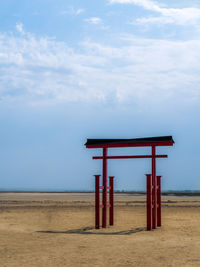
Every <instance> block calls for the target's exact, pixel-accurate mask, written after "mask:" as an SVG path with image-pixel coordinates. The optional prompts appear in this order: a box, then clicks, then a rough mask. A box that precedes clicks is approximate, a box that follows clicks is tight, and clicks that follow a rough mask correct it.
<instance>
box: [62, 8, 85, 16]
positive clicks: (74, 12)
mask: <svg viewBox="0 0 200 267" xmlns="http://www.w3.org/2000/svg"><path fill="white" fill-rule="evenodd" d="M83 12H85V10H84V9H83V8H79V9H76V8H74V7H73V6H70V7H68V9H67V10H62V11H61V12H60V14H61V15H69V14H70V15H80V14H81V13H83Z"/></svg>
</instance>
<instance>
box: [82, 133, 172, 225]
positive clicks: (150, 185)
mask: <svg viewBox="0 0 200 267" xmlns="http://www.w3.org/2000/svg"><path fill="white" fill-rule="evenodd" d="M173 144H174V140H173V138H172V136H160V137H148V138H136V139H87V142H86V143H85V146H86V148H102V150H103V156H101V157H93V159H102V160H103V186H99V176H100V175H96V176H95V184H96V186H95V192H96V212H95V213H96V215H95V219H96V228H99V195H98V194H99V189H103V198H102V205H101V207H102V227H103V228H106V215H107V206H108V205H107V189H110V200H111V204H110V205H109V207H110V216H111V217H110V222H111V223H110V224H111V225H113V177H110V186H109V187H107V159H131V158H132V159H138V158H151V159H152V174H147V175H146V176H147V230H151V212H152V228H153V229H155V228H156V226H161V188H160V178H161V176H156V158H167V157H168V156H167V155H156V147H157V146H173ZM116 147H151V155H134V156H108V148H116ZM157 189H158V190H157ZM151 194H152V204H151ZM157 213H158V216H156V215H157ZM156 218H157V220H156Z"/></svg>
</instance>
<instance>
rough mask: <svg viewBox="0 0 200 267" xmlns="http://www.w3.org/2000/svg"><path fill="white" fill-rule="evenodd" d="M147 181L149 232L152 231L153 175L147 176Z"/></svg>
mask: <svg viewBox="0 0 200 267" xmlns="http://www.w3.org/2000/svg"><path fill="white" fill-rule="evenodd" d="M146 179H147V204H146V205H147V231H150V230H151V209H152V205H151V189H152V187H151V174H146Z"/></svg>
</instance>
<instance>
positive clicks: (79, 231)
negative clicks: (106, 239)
mask: <svg viewBox="0 0 200 267" xmlns="http://www.w3.org/2000/svg"><path fill="white" fill-rule="evenodd" d="M94 229H95V228H94V227H84V228H80V229H73V230H68V231H45V230H44V231H36V232H37V233H48V234H83V235H131V234H134V233H137V232H142V231H146V228H145V227H138V228H134V229H130V230H124V231H119V232H90V230H94Z"/></svg>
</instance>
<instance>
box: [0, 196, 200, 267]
mask: <svg viewBox="0 0 200 267" xmlns="http://www.w3.org/2000/svg"><path fill="white" fill-rule="evenodd" d="M93 199H94V195H93V194H92V193H91V194H83V193H81V194H80V193H79V194H78V193H76V194H75V193H73V194H72V193H65V194H59V193H54V194H50V193H47V194H46V193H42V194H40V193H32V194H31V193H17V194H16V193H15V194H14V193H1V194H0V205H1V206H0V267H7V266H12V267H15V266H17V267H23V266H41V267H43V266H44V267H46V266H48V267H57V266H109V267H110V266H148V267H149V266H200V197H176V196H164V197H163V198H162V200H163V203H162V205H163V208H162V227H161V228H157V229H156V230H153V231H148V232H147V231H146V230H145V226H146V211H145V196H140V195H138V196H137V195H127V194H116V195H115V225H114V226H112V227H108V228H106V229H100V230H95V229H94V228H93V226H94V207H93V206H94V202H93Z"/></svg>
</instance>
